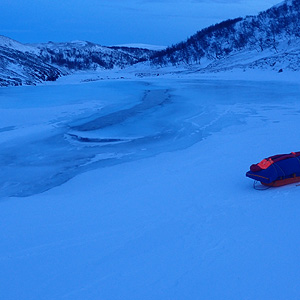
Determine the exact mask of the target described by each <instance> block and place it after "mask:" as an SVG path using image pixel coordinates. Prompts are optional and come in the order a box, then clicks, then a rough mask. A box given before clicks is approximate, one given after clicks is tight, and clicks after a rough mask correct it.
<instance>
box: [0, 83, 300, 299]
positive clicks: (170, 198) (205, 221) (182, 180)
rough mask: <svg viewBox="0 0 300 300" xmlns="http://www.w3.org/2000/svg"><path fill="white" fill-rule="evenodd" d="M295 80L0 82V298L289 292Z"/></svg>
mask: <svg viewBox="0 0 300 300" xmlns="http://www.w3.org/2000/svg"><path fill="white" fill-rule="evenodd" d="M299 95H300V87H299V84H296V83H294V84H293V83H286V82H280V81H278V82H272V81H269V82H259V81H238V80H204V79H172V78H171V79H149V80H126V79H124V80H102V81H94V82H88V83H80V84H75V83H74V84H49V85H45V86H36V87H18V88H3V89H0V116H1V117H0V143H1V148H0V164H1V168H0V172H1V176H0V187H1V189H0V195H1V200H0V299H5V300H15V299H16V300H28V299H30V300H44V299H49V300H50V299H51V300H52V299H55V300H58V299H70V300H71V299H72V300H74V299H78V300H79V299H95V300H98V299H103V300H116V299H120V300H121V299H122V300H124V299H128V300H135V299H136V300H140V299H142V300H146V299H149V300H150V299H151V300H152V299H162V300H166V299H172V300H176V299H180V300H181V299H182V300H183V299H191V300H194V299H209V300H210V299H216V300H219V299H222V300H223V299H228V300H229V299H230V300H235V299H236V300H241V299H250V300H253V299H255V300H260V299H263V300H266V299H270V300H287V299H288V300H296V299H299V296H300V285H299V282H300V269H299V264H300V256H299V253H300V240H299V237H298V236H299V230H300V221H299V220H300V219H299V214H300V204H299V199H300V197H299V195H300V194H299V193H300V190H299V189H300V187H298V186H297V185H291V186H287V187H283V188H279V189H268V190H266V191H264V192H258V191H255V190H254V189H252V181H251V180H249V179H248V178H246V177H245V172H246V171H247V170H248V168H249V166H250V165H251V164H252V163H257V162H259V161H260V160H261V159H262V158H264V157H267V156H270V155H274V154H277V153H288V152H291V151H299V149H300V142H299V130H298V124H299V122H300V110H299Z"/></svg>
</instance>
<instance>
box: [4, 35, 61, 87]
mask: <svg viewBox="0 0 300 300" xmlns="http://www.w3.org/2000/svg"><path fill="white" fill-rule="evenodd" d="M59 76H61V71H60V70H59V69H58V68H56V67H54V66H52V65H50V64H47V63H45V62H44V60H43V59H42V58H41V57H40V56H39V55H38V51H37V49H35V48H34V47H31V46H27V45H23V44H21V43H19V42H17V41H14V40H12V39H9V38H7V37H4V36H0V86H10V85H13V86H18V85H23V84H25V85H34V84H37V83H40V82H43V81H54V80H56V79H57V78H58V77H59Z"/></svg>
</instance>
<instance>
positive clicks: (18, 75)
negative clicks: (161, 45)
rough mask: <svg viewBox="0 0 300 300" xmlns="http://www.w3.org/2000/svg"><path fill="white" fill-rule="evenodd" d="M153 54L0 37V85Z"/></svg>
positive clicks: (87, 44) (128, 61)
mask: <svg viewBox="0 0 300 300" xmlns="http://www.w3.org/2000/svg"><path fill="white" fill-rule="evenodd" d="M154 53H155V51H154V50H149V49H143V48H136V47H123V46H115V47H113V46H112V47H103V46H100V45H97V44H93V43H90V42H84V41H74V42H69V43H53V42H49V43H46V44H32V45H24V44H21V43H19V42H17V41H14V40H12V39H10V38H7V37H4V36H0V86H9V85H23V84H25V85H33V84H36V83H39V82H42V81H50V80H56V79H57V78H58V77H59V76H62V75H65V74H68V73H70V72H74V71H78V70H97V69H112V68H115V67H118V68H125V67H126V66H128V65H132V64H135V63H137V62H141V61H145V60H148V59H149V58H150V57H151V56H153V55H154Z"/></svg>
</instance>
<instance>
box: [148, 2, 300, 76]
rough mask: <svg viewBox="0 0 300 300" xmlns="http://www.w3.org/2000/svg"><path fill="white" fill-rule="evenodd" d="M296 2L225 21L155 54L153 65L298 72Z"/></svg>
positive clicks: (299, 28) (299, 4) (299, 18)
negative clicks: (255, 14)
mask: <svg viewBox="0 0 300 300" xmlns="http://www.w3.org/2000/svg"><path fill="white" fill-rule="evenodd" d="M299 24H300V0H286V1H283V2H281V3H280V4H278V5H275V6H273V7H271V8H270V9H268V10H266V11H264V12H261V13H259V14H258V15H257V16H247V17H245V18H236V19H233V20H227V21H224V22H221V23H219V24H216V25H213V26H210V27H208V28H205V29H203V30H201V31H198V32H197V33H196V34H194V35H192V36H191V37H190V38H188V39H187V40H186V41H184V42H181V43H178V44H176V45H173V46H171V47H168V48H167V49H165V50H163V51H159V52H158V53H156V54H155V55H154V56H153V57H152V58H151V64H152V65H154V66H167V65H175V66H178V65H185V66H192V67H197V68H198V71H202V72H208V71H209V72H211V71H220V70H229V69H232V68H236V67H238V68H268V69H270V68H271V69H274V70H276V71H280V72H281V71H283V69H285V68H287V69H290V70H299V69H300V26H299Z"/></svg>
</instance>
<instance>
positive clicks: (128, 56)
mask: <svg viewBox="0 0 300 300" xmlns="http://www.w3.org/2000/svg"><path fill="white" fill-rule="evenodd" d="M32 46H34V47H36V48H37V49H38V50H39V55H40V57H41V58H42V59H43V61H44V62H47V63H49V64H54V65H56V66H58V67H63V68H66V69H67V70H72V71H76V70H97V69H99V68H100V69H103V68H104V69H113V68H116V67H118V68H125V67H126V66H128V65H132V64H135V63H138V62H141V61H145V60H148V59H149V58H150V57H151V56H153V55H154V53H155V51H152V50H149V49H141V48H134V47H122V46H115V47H105V46H100V45H98V44H94V43H91V42H84V41H74V42H70V43H52V42H49V43H46V44H37V45H32Z"/></svg>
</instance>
